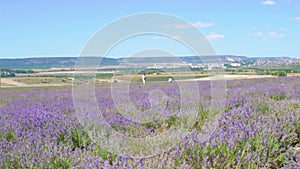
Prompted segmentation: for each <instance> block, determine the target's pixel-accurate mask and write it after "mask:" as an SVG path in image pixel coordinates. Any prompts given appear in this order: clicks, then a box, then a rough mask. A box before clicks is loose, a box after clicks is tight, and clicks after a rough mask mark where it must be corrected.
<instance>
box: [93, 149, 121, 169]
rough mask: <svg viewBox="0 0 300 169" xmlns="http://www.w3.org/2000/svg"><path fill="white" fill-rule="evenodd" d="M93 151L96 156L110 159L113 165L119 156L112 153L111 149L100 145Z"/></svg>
mask: <svg viewBox="0 0 300 169" xmlns="http://www.w3.org/2000/svg"><path fill="white" fill-rule="evenodd" d="M93 153H94V155H96V156H100V157H101V158H102V159H103V160H108V161H109V164H110V165H112V164H113V162H115V161H116V160H117V157H118V156H117V155H116V154H113V153H110V152H109V151H107V150H105V149H103V148H102V147H100V146H96V148H95V150H94V151H93Z"/></svg>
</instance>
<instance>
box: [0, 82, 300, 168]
mask: <svg viewBox="0 0 300 169" xmlns="http://www.w3.org/2000/svg"><path fill="white" fill-rule="evenodd" d="M299 80H300V79H299V78H298V77H279V78H269V79H255V80H234V81H227V88H228V91H227V98H226V104H225V109H224V111H223V112H222V113H221V116H220V118H219V119H218V121H217V123H216V129H215V130H214V131H213V132H212V133H211V134H210V137H209V138H204V137H203V132H205V130H206V129H205V128H206V125H207V124H208V123H209V119H210V117H209V107H210V106H213V105H210V104H211V102H210V101H211V97H210V95H211V94H210V92H211V91H210V83H209V82H198V84H199V93H200V98H201V99H200V102H199V103H195V102H194V101H193V100H186V102H187V103H188V104H190V105H191V106H198V108H199V110H198V116H197V119H196V122H195V124H193V125H192V126H191V127H190V128H189V129H188V130H189V134H188V135H187V136H185V137H184V138H183V140H182V142H180V143H179V144H177V145H175V146H174V147H172V148H171V149H169V150H167V151H165V152H164V153H162V154H160V155H157V156H152V157H149V158H138V159H136V158H130V157H122V156H120V155H118V154H114V153H111V152H109V151H107V150H106V149H104V148H103V147H101V145H99V144H97V141H96V140H93V139H92V138H91V137H90V136H89V134H88V130H89V129H88V128H85V127H83V126H81V125H80V123H79V122H78V120H77V118H76V114H75V109H74V105H73V100H72V93H71V90H70V89H60V90H54V89H49V90H38V91H34V90H33V91H23V92H22V91H15V92H9V91H8V92H2V93H0V100H1V103H5V104H3V105H1V106H2V107H1V108H0V124H1V125H0V147H1V152H0V168H57V169H58V168H220V169H221V168H300V113H299V112H300V101H299V99H300V81H299ZM157 88H159V89H160V90H161V91H164V94H165V96H166V97H161V99H160V100H159V101H160V102H159V103H156V104H163V105H166V106H165V108H164V109H163V110H161V116H160V117H159V118H156V117H153V120H152V121H151V122H145V123H137V122H133V121H131V120H130V119H128V118H125V117H124V116H122V113H121V112H118V109H116V107H115V106H114V102H113V99H112V98H111V95H110V85H108V84H103V85H99V86H97V87H96V93H97V101H98V104H99V108H100V109H99V113H102V114H103V115H104V117H105V119H106V121H107V122H108V123H109V124H110V126H112V128H113V129H114V130H116V131H118V132H120V133H122V134H124V135H127V136H131V137H153V136H155V135H158V134H160V133H163V132H165V131H167V130H168V129H170V127H172V126H180V125H181V123H182V119H181V118H180V117H178V116H177V112H178V111H179V110H180V107H179V106H178V105H180V104H179V103H180V89H179V87H178V86H177V85H176V83H172V84H166V83H149V84H147V85H145V86H143V85H141V84H138V83H137V84H132V85H131V86H130V101H131V103H133V104H134V106H135V108H136V109H137V110H139V112H140V113H147V110H149V108H150V107H151V100H149V97H148V96H149V94H150V92H151V91H153V90H154V89H157ZM158 94H159V93H158ZM120 97H122V95H120ZM121 99H122V98H121ZM124 99H126V98H124ZM152 104H153V103H152Z"/></svg>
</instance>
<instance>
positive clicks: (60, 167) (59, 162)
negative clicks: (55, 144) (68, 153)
mask: <svg viewBox="0 0 300 169" xmlns="http://www.w3.org/2000/svg"><path fill="white" fill-rule="evenodd" d="M49 167H50V168H53V169H68V168H71V167H72V165H71V162H70V160H69V159H68V158H66V157H61V156H56V157H52V158H51V162H50V164H49Z"/></svg>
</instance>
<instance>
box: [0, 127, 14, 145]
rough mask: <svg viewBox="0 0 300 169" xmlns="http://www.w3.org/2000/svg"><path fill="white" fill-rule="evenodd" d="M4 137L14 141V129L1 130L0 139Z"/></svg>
mask: <svg viewBox="0 0 300 169" xmlns="http://www.w3.org/2000/svg"><path fill="white" fill-rule="evenodd" d="M3 138H4V139H6V140H7V141H9V142H10V141H15V140H16V139H17V135H16V133H15V131H13V130H9V131H7V132H1V133H0V140H1V139H3Z"/></svg>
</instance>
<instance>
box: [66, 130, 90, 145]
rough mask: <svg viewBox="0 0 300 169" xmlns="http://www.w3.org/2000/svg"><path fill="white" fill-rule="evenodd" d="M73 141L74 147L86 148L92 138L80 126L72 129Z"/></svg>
mask: <svg viewBox="0 0 300 169" xmlns="http://www.w3.org/2000/svg"><path fill="white" fill-rule="evenodd" d="M71 140H72V143H73V146H74V148H80V149H83V148H86V147H88V146H89V145H90V144H91V139H90V137H89V136H88V134H87V133H86V131H84V130H82V129H80V128H77V129H75V128H73V129H72V138H71Z"/></svg>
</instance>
